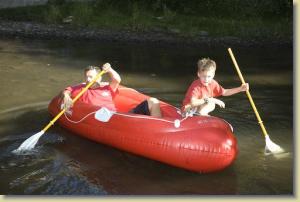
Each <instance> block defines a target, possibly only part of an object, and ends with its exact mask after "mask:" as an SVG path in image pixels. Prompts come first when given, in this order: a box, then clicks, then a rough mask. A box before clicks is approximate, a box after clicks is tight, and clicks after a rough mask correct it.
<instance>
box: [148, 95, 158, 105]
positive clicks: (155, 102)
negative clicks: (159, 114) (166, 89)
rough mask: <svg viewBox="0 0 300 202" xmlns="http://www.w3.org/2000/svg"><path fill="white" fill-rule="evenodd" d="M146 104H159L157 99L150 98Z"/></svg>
mask: <svg viewBox="0 0 300 202" xmlns="http://www.w3.org/2000/svg"><path fill="white" fill-rule="evenodd" d="M148 103H150V104H151V105H153V104H159V100H158V99H157V98H154V97H151V98H149V99H148Z"/></svg>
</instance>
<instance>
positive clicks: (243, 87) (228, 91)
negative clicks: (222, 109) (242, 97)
mask: <svg viewBox="0 0 300 202" xmlns="http://www.w3.org/2000/svg"><path fill="white" fill-rule="evenodd" d="M247 90H249V84H248V83H245V84H242V85H241V86H239V87H236V88H230V89H225V90H224V93H223V96H230V95H234V94H237V93H240V92H243V91H247Z"/></svg>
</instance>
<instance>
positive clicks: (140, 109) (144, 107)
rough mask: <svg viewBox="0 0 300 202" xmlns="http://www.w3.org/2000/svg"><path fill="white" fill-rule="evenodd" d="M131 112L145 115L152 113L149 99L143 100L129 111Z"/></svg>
mask: <svg viewBox="0 0 300 202" xmlns="http://www.w3.org/2000/svg"><path fill="white" fill-rule="evenodd" d="M129 112H130V113H134V114H143V115H148V116H149V115H150V111H149V107H148V102H147V100H145V101H143V102H141V103H140V104H139V105H137V106H136V107H135V108H133V109H132V110H130V111H129Z"/></svg>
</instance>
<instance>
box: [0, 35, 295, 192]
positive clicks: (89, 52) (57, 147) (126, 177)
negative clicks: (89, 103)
mask: <svg viewBox="0 0 300 202" xmlns="http://www.w3.org/2000/svg"><path fill="white" fill-rule="evenodd" d="M232 49H233V52H234V53H235V56H236V59H237V62H238V63H239V66H240V68H241V70H242V72H243V74H244V77H245V79H246V81H247V82H249V83H250V89H251V94H252V96H253V99H254V101H255V103H256V106H257V108H258V111H259V112H260V115H261V117H262V119H263V121H264V124H265V126H266V128H267V131H268V133H269V135H270V137H271V139H272V140H273V141H274V142H275V143H277V144H278V145H280V146H281V147H282V148H284V150H285V151H286V152H285V153H283V154H281V155H275V156H274V155H265V154H264V146H265V141H264V138H263V136H262V132H261V130H260V127H259V125H258V124H257V120H256V118H255V115H254V113H253V111H252V108H251V106H250V104H249V102H248V100H247V97H246V95H245V94H238V95H234V96H231V97H225V98H222V100H223V101H224V102H225V103H226V108H225V109H220V108H217V109H216V110H215V111H214V113H213V114H212V115H214V116H219V117H222V118H224V119H226V120H227V121H228V122H230V123H231V124H232V125H233V127H234V132H235V135H236V137H237V140H238V145H239V155H238V157H237V159H236V160H235V162H234V163H233V164H232V165H230V166H229V167H228V168H226V169H225V170H223V171H220V172H217V173H210V174H199V173H193V172H190V171H186V170H183V169H179V168H175V167H171V166H168V165H165V164H162V163H159V162H156V161H153V160H149V159H145V158H143V157H139V156H135V155H132V154H129V153H126V152H123V151H119V150H117V149H114V148H111V147H108V146H105V145H102V144H97V143H94V142H91V141H89V140H86V139H83V138H81V137H79V136H76V135H74V134H72V133H71V132H69V131H67V130H65V129H63V128H61V127H60V126H59V125H57V124H56V125H55V126H53V127H51V128H50V129H49V130H48V131H47V132H46V134H45V135H43V136H42V138H41V139H40V141H39V143H38V145H37V147H36V148H35V150H33V151H32V152H31V153H28V154H24V155H15V154H13V153H12V151H13V150H14V149H16V148H18V146H19V145H20V144H21V143H22V142H23V141H24V140H25V139H27V138H28V137H30V136H31V135H33V134H35V133H36V132H38V131H40V130H41V129H42V128H43V127H44V126H45V125H46V124H47V123H48V122H49V121H50V120H51V117H50V116H49V114H48V111H47V105H48V103H49V101H50V100H51V99H52V98H53V97H54V96H55V95H57V94H58V93H59V92H60V91H61V90H62V89H64V87H66V86H68V85H71V84H76V83H78V82H81V81H82V79H83V73H82V71H83V68H84V67H85V66H87V65H100V64H103V63H105V62H110V63H111V64H112V66H113V67H114V68H115V69H116V70H117V71H118V72H119V73H120V74H121V76H122V84H123V85H126V86H129V87H133V88H135V89H137V90H139V91H141V92H143V93H146V94H148V95H151V96H155V97H157V98H159V99H161V100H164V101H167V102H169V103H171V104H173V105H175V106H178V107H180V105H181V102H182V99H183V96H184V93H185V91H186V89H187V87H188V86H189V84H190V83H191V82H192V81H193V79H194V78H195V76H196V74H195V72H196V62H197V60H198V59H199V58H201V57H210V58H212V59H214V60H215V61H216V62H217V66H218V67H217V73H216V77H215V78H216V80H218V81H219V82H220V83H221V84H222V85H223V86H224V87H225V88H230V87H236V86H238V85H240V81H239V78H238V76H237V74H236V72H235V70H234V67H233V65H232V62H231V59H230V57H229V55H228V53H227V47H224V46H222V45H220V46H202V47H187V46H166V45H160V46H157V45H155V46H154V45H151V44H126V43H103V42H84V41H63V40H57V41H40V40H21V39H15V40H12V39H0V92H1V93H0V178H1V180H0V194H3V195H14V194H18V195H19V194H46V195H48V194H49V195H60V194H62V195H69V194H70V195H86V194H87V195H119V194H121V195H124V194H125V195H165V194H168V195H286V196H290V195H292V194H293V193H294V186H293V182H294V172H295V170H294V141H293V139H294V135H295V134H294V132H293V115H294V113H293V111H294V107H293V48H292V47H291V46H279V47H276V46H273V47H247V48H246V47H238V46H233V47H232Z"/></svg>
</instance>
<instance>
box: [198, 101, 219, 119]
mask: <svg viewBox="0 0 300 202" xmlns="http://www.w3.org/2000/svg"><path fill="white" fill-rule="evenodd" d="M215 108H216V104H215V103H211V102H210V103H207V104H204V105H202V106H201V107H199V111H198V113H199V114H200V115H202V116H208V115H209V113H210V112H212V111H214V109H215Z"/></svg>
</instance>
